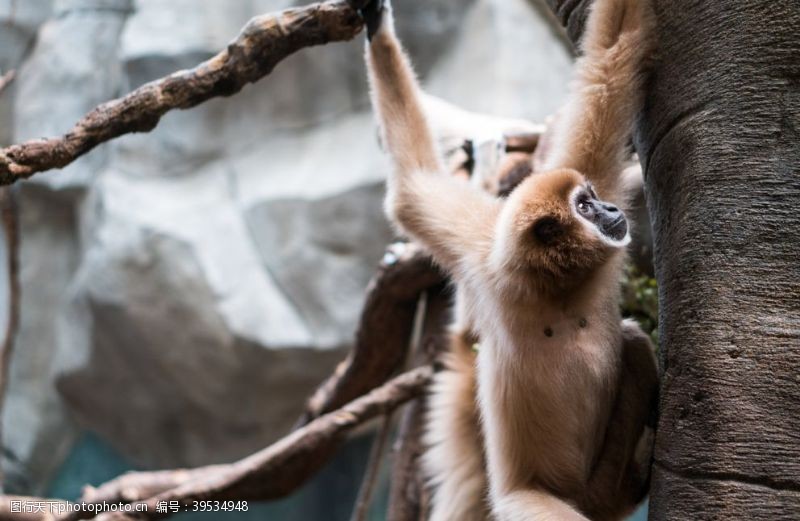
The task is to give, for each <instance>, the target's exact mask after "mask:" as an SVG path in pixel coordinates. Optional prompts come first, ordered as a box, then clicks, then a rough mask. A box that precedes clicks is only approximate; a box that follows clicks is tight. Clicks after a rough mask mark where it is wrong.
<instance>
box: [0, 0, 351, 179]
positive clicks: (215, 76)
mask: <svg viewBox="0 0 800 521" xmlns="http://www.w3.org/2000/svg"><path fill="white" fill-rule="evenodd" d="M354 3H355V2H354ZM362 26H363V22H362V20H361V17H360V16H359V15H358V13H357V12H356V10H355V9H354V8H353V7H351V6H350V5H349V4H348V2H346V1H344V0H336V1H333V2H326V3H318V4H311V5H309V6H305V7H299V8H292V9H287V10H285V11H282V12H280V13H277V14H267V15H263V16H258V17H255V18H253V19H251V20H250V21H249V22H248V23H247V24H246V25H245V26H244V28H243V29H242V31H241V33H239V36H237V37H236V39H234V40H233V41H232V42H231V43H230V44H228V47H227V48H226V49H225V50H223V51H222V52H220V53H219V54H217V55H216V56H214V57H213V58H211V59H209V60H207V61H205V62H203V63H201V64H200V65H198V66H196V67H195V68H193V69H190V70H185V71H178V72H175V73H173V74H170V75H169V76H166V77H164V78H161V79H159V80H156V81H153V82H151V83H148V84H146V85H143V86H141V87H139V88H138V89H136V90H134V91H133V92H131V93H130V94H128V95H127V96H125V97H123V98H119V99H116V100H113V101H109V102H107V103H104V104H102V105H100V106H98V107H96V108H95V109H93V110H92V111H91V112H89V113H88V114H86V115H85V116H84V117H83V118H82V119H81V120H80V121H78V122H77V123H76V124H75V126H74V127H72V129H71V130H70V131H69V132H67V133H66V134H64V135H63V136H61V137H57V138H49V139H38V140H32V141H28V142H26V143H22V144H18V145H12V146H10V147H7V148H4V149H2V150H0V185H8V184H11V183H13V182H15V181H16V180H18V179H21V178H26V177H30V176H31V175H33V174H34V173H36V172H42V171H45V170H50V169H52V168H63V167H64V166H66V165H68V164H70V163H71V162H73V161H74V160H75V159H76V158H78V157H79V156H81V155H83V154H85V153H86V152H88V151H90V150H91V149H93V148H94V147H96V146H97V145H99V144H100V143H103V142H105V141H108V140H110V139H113V138H115V137H118V136H121V135H123V134H128V133H131V132H149V131H151V130H153V128H155V126H156V125H157V124H158V122H159V120H160V119H161V117H162V116H163V115H164V114H165V113H167V112H169V111H170V110H173V109H188V108H191V107H194V106H195V105H198V104H200V103H202V102H204V101H206V100H208V99H211V98H214V97H217V96H230V95H232V94H235V93H237V92H239V91H240V90H241V89H242V87H244V86H245V85H246V84H248V83H253V82H255V81H257V80H259V79H261V78H262V77H264V76H266V75H267V74H269V73H270V72H271V71H272V69H273V68H274V67H275V65H277V64H278V62H280V61H281V60H283V59H284V58H286V57H287V56H289V55H290V54H292V53H294V52H296V51H298V50H300V49H302V48H304V47H309V46H312V45H322V44H326V43H329V42H334V41H342V40H350V39H352V38H353V37H354V36H355V35H356V34H358V32H359V31H361V28H362Z"/></svg>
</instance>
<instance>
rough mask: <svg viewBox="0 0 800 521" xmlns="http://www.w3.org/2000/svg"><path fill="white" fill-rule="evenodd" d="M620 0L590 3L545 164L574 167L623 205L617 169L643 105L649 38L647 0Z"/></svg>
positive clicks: (604, 196) (599, 190)
mask: <svg viewBox="0 0 800 521" xmlns="http://www.w3.org/2000/svg"><path fill="white" fill-rule="evenodd" d="M623 4H625V7H624V8H623V9H620V7H619V6H616V5H614V4H613V3H612V2H602V1H595V2H594V3H593V4H592V9H593V11H594V12H593V16H589V18H588V21H587V26H586V30H585V32H584V35H583V40H582V42H581V47H582V53H583V55H582V57H581V58H580V59H579V60H578V63H577V64H576V79H575V84H574V85H573V89H572V92H573V94H572V95H571V99H570V100H569V103H568V105H567V111H566V113H564V114H563V115H562V116H561V117H560V118H559V119H558V121H557V123H556V124H557V130H556V132H557V133H556V139H555V141H556V142H557V143H559V145H558V147H557V149H556V150H554V151H553V154H552V156H551V158H550V160H549V161H548V165H547V166H548V168H558V167H567V168H574V169H575V170H577V171H579V172H581V173H582V174H583V175H584V176H586V178H587V179H589V181H591V182H592V183H593V184H594V186H595V189H596V191H597V193H598V195H599V196H600V198H601V199H603V200H606V201H610V202H613V203H615V204H618V205H623V206H624V205H625V202H626V201H625V198H626V197H625V191H626V190H625V186H624V185H623V180H622V176H621V175H620V173H621V172H622V170H623V168H624V162H625V159H626V158H627V148H628V147H627V144H628V142H629V140H630V137H631V132H632V130H633V125H634V120H635V117H636V114H637V113H638V111H639V109H640V108H641V105H642V97H643V89H642V87H643V78H644V68H645V67H644V61H645V58H646V56H647V55H648V54H649V53H650V52H651V50H652V49H651V48H652V45H651V42H652V39H653V38H652V36H651V35H652V14H651V12H650V10H649V2H647V1H646V0H626V1H624V2H623Z"/></svg>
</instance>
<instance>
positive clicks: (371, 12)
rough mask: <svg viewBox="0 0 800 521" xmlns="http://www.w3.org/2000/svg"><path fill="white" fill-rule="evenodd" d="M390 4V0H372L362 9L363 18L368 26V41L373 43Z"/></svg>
mask: <svg viewBox="0 0 800 521" xmlns="http://www.w3.org/2000/svg"><path fill="white" fill-rule="evenodd" d="M388 4H389V0H371V1H370V2H369V3H368V4H367V5H365V6H364V7H363V8H362V9H361V11H360V14H361V18H363V19H364V23H365V24H367V40H370V41H371V40H372V37H373V36H375V33H376V32H378V29H380V27H381V21H382V20H383V13H384V11H385V9H386V7H385V6H386V5H388Z"/></svg>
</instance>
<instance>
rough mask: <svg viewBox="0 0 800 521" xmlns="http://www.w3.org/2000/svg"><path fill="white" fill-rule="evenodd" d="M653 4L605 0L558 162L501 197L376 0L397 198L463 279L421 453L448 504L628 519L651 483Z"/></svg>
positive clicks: (397, 215) (498, 515)
mask: <svg viewBox="0 0 800 521" xmlns="http://www.w3.org/2000/svg"><path fill="white" fill-rule="evenodd" d="M648 7H649V6H648V4H646V3H645V2H644V0H643V1H639V0H595V2H594V7H593V10H592V12H591V14H590V16H589V19H588V21H587V27H586V32H585V35H584V40H583V48H582V50H583V57H582V58H581V59H580V60H579V62H578V64H577V82H576V85H575V89H574V92H573V95H572V99H571V101H570V103H569V104H568V106H567V108H568V110H567V111H566V112H565V113H563V114H562V116H561V117H560V118H559V128H560V129H561V130H560V131H559V132H557V133H556V135H555V137H554V139H553V142H552V143H550V144H549V147H550V148H551V149H552V150H551V151H550V152H549V155H548V160H547V169H546V170H545V171H543V172H541V173H539V172H537V173H534V174H533V175H528V176H526V177H524V179H522V181H521V182H519V184H518V186H516V188H514V189H513V190H511V191H510V193H509V194H508V196H507V197H506V198H505V199H500V198H497V197H492V196H491V195H489V194H488V193H486V192H484V191H482V190H481V189H479V188H477V187H475V186H472V185H470V184H469V183H467V182H464V180H460V179H457V178H454V177H452V176H449V175H448V174H447V173H446V171H445V168H444V166H443V160H442V158H441V157H440V154H439V152H438V151H437V147H436V144H435V142H434V139H433V136H432V133H431V130H430V128H429V125H428V123H427V121H426V118H425V114H424V111H423V109H422V106H421V102H420V99H421V94H420V89H419V86H418V84H417V81H416V78H415V76H414V74H413V71H412V69H411V66H410V64H409V61H408V58H407V57H406V55H405V53H404V52H403V50H402V48H401V46H400V43H399V42H398V40H397V38H396V36H395V34H394V26H393V20H392V13H391V8H390V6H389V5H388V2H387V3H386V5H384V3H383V2H382V1H380V0H373V2H371V3H369V4H368V5H367V6H366V7H365V8H364V9H363V10H362V16H363V17H364V19H365V22H366V25H367V35H368V38H369V42H368V44H367V52H366V54H367V56H366V59H367V65H368V75H369V81H370V84H371V95H372V102H373V107H374V110H375V112H376V114H377V119H378V122H379V126H380V130H381V134H382V142H383V144H384V146H385V148H386V149H387V150H388V153H389V155H390V156H391V158H392V161H393V165H394V171H393V173H392V175H390V177H389V179H388V181H387V196H386V211H387V214H388V216H389V217H390V219H391V220H392V221H393V222H394V223H396V225H397V226H398V227H399V228H400V229H401V230H402V231H403V232H405V233H406V234H407V235H409V236H411V237H412V238H414V239H415V240H417V241H419V242H420V243H421V244H423V245H424V246H425V247H426V248H427V249H428V250H429V251H430V253H431V255H432V256H433V258H434V260H435V261H436V262H437V263H438V264H440V265H441V266H442V267H443V268H444V269H445V270H446V271H447V272H448V273H449V275H450V276H451V278H452V279H453V281H454V283H455V284H456V302H455V311H454V315H455V317H454V324H453V326H452V331H453V333H452V342H451V346H450V348H451V349H450V352H449V353H448V355H447V360H446V365H447V369H446V370H444V371H441V372H440V373H439V374H438V376H437V379H436V381H435V383H434V386H433V389H432V395H431V399H430V410H429V413H428V427H427V429H428V432H427V435H426V442H427V444H428V449H427V453H426V454H425V456H424V464H425V469H426V472H427V474H428V476H429V478H430V481H431V484H432V485H433V486H434V488H435V491H434V498H433V510H432V513H431V518H432V519H433V520H435V521H443V520H445V521H464V520H479V519H480V520H482V519H487V518H493V519H498V520H501V521H505V520H509V521H516V520H518V521H527V520H586V519H595V520H611V519H619V518H621V517H622V516H624V515H626V514H628V513H630V512H631V511H632V510H633V508H634V507H635V506H636V504H637V503H638V502H639V501H641V499H642V497H643V496H644V494H645V493H646V490H647V486H648V476H649V463H650V461H649V460H650V454H651V448H652V437H651V435H650V436H649V435H648V432H649V428H648V420H649V418H650V414H651V411H652V407H653V401H654V396H655V393H656V389H657V373H656V368H655V358H654V355H653V350H652V345H651V344H650V342H649V339H648V338H647V336H646V335H644V333H642V332H641V330H640V329H639V328H638V326H636V325H635V324H634V323H633V322H629V321H622V320H621V317H620V312H619V305H618V304H619V299H620V287H619V286H620V276H621V272H622V269H623V264H624V260H625V246H626V245H627V244H628V242H629V240H630V235H629V232H628V228H629V224H628V222H627V220H626V218H625V215H624V213H623V212H622V211H621V210H620V206H621V205H623V204H624V203H625V201H626V186H625V185H624V182H623V181H622V179H623V178H622V176H621V175H620V173H621V170H622V165H623V162H624V160H625V158H626V147H627V144H628V140H629V138H630V132H631V129H632V126H633V119H634V116H635V114H636V112H637V110H638V108H639V105H640V103H641V88H642V63H643V61H644V59H645V58H646V55H647V53H648V51H649V49H650V33H649V31H650V24H649V14H648V11H647V8H648ZM601 196H602V199H601ZM476 344H477V349H475V347H476ZM475 351H477V353H475Z"/></svg>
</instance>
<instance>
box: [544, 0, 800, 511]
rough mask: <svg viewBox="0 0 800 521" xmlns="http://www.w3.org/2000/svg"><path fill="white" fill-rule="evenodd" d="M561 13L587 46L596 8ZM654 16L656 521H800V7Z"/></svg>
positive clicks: (770, 5)
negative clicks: (585, 25)
mask: <svg viewBox="0 0 800 521" xmlns="http://www.w3.org/2000/svg"><path fill="white" fill-rule="evenodd" d="M550 2H551V7H553V9H554V11H555V12H556V13H557V14H558V15H559V17H560V19H561V20H562V23H565V25H566V26H567V27H568V31H569V34H570V36H571V37H572V38H573V39H574V38H576V37H577V35H579V34H580V27H581V25H582V23H581V20H583V19H584V16H583V15H582V14H578V13H583V12H584V8H585V4H586V3H588V2H581V1H578V2H574V1H572V0H550ZM654 4H655V9H656V14H657V19H658V29H659V44H660V52H659V56H658V59H657V60H656V62H655V65H654V75H653V78H652V82H651V84H650V85H649V87H648V92H647V102H646V106H645V110H644V112H643V114H642V117H641V120H640V124H639V129H638V135H637V139H636V144H637V149H638V151H639V153H640V157H641V159H642V162H643V164H644V165H645V167H646V174H645V175H646V190H647V198H648V206H649V210H650V216H651V221H652V224H653V231H654V242H655V261H656V276H657V279H658V282H659V292H660V294H659V301H660V309H661V311H660V313H661V315H660V327H661V330H660V336H661V352H660V364H661V374H662V381H661V403H660V419H659V424H658V433H657V436H656V448H655V464H654V467H653V482H652V488H651V503H650V518H651V519H654V520H673V519H674V520H687V519H691V520H712V519H713V520H716V519H725V520H727V519H756V520H758V519H766V520H774V519H798V517H800V2H798V1H797V0H772V1H766V0H748V1H741V0H714V1H694V2H674V1H668V0H654ZM575 6H577V7H575ZM573 8H574V9H576V11H575V12H574V13H573Z"/></svg>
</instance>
